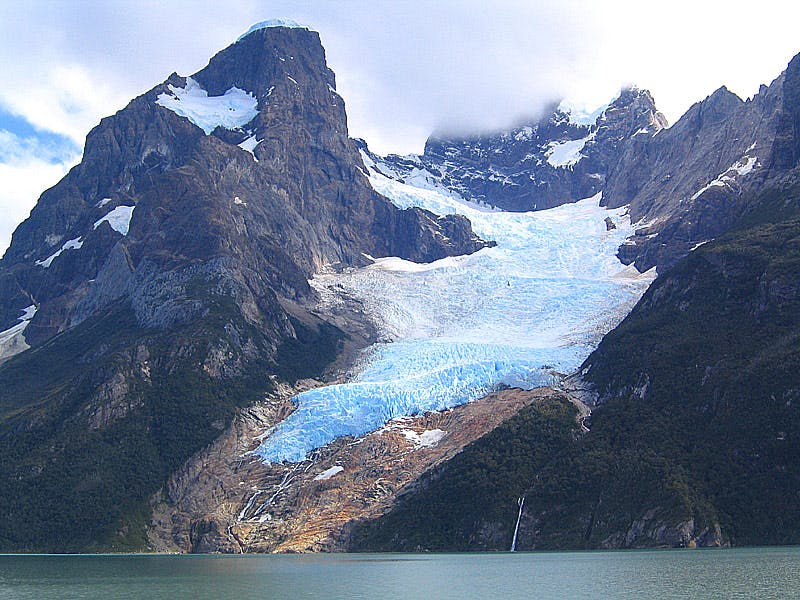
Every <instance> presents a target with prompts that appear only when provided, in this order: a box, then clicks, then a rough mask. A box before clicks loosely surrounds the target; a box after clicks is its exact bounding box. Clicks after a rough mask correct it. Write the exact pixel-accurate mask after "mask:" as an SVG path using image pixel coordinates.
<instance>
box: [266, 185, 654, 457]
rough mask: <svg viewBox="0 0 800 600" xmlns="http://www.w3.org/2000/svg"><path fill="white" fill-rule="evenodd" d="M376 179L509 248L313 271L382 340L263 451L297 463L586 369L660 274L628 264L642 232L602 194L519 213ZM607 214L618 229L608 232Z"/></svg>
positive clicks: (396, 196) (330, 298) (307, 400)
mask: <svg viewBox="0 0 800 600" xmlns="http://www.w3.org/2000/svg"><path fill="white" fill-rule="evenodd" d="M370 181H371V183H372V185H373V187H374V188H375V189H376V190H377V191H378V192H380V193H381V194H383V195H385V196H387V197H388V198H390V199H391V200H392V201H393V202H394V203H395V204H396V205H397V206H399V207H401V208H406V207H409V206H420V207H423V208H427V209H428V210H431V211H433V212H435V213H437V214H448V213H461V214H464V215H466V216H467V217H469V219H470V220H471V221H472V224H473V228H474V230H475V232H476V233H478V234H479V235H480V236H481V237H482V238H483V239H487V240H495V241H497V244H498V245H497V247H495V248H485V249H483V250H481V251H480V252H477V253H475V254H473V255H470V256H461V257H455V258H446V259H443V260H440V261H436V262H434V263H430V264H427V265H417V264H415V263H409V262H408V261H404V260H401V259H399V258H384V259H379V260H376V261H375V263H374V264H372V265H370V266H369V267H366V268H363V269H358V270H354V271H352V272H349V273H343V274H324V275H318V276H317V277H315V278H314V280H313V281H312V284H313V285H314V287H315V288H316V289H317V290H318V291H319V292H320V294H321V296H322V298H323V301H324V302H328V303H331V304H333V305H335V304H336V303H337V302H341V300H340V295H339V290H341V289H342V288H344V289H345V290H346V291H347V293H349V294H355V295H357V296H358V297H360V298H362V299H363V300H364V302H365V305H366V306H367V309H368V310H369V311H370V312H371V316H372V317H373V318H374V320H375V322H376V323H377V324H379V326H380V327H381V328H382V334H383V339H382V340H381V341H380V343H377V344H375V345H374V346H372V347H371V348H369V349H367V350H366V351H365V353H364V354H363V356H362V360H361V362H360V364H359V365H358V367H357V368H356V369H355V374H354V376H353V377H352V378H351V380H350V381H348V382H346V383H343V384H340V385H331V386H326V387H321V388H316V389H313V390H310V391H307V392H304V393H302V394H300V395H298V396H296V397H295V401H296V403H297V410H296V411H295V412H294V413H292V414H291V415H290V416H289V417H288V418H287V419H285V420H284V421H283V422H281V423H280V424H279V425H278V426H277V427H276V428H275V429H274V430H273V432H272V433H271V434H270V435H269V436H267V437H266V438H264V440H263V442H262V444H261V445H260V446H259V448H258V449H257V450H256V451H255V453H256V454H257V455H258V456H260V457H261V458H262V459H263V460H265V461H268V462H280V461H291V462H297V461H300V460H303V459H304V457H305V456H306V455H307V454H308V453H309V452H311V451H312V450H314V449H316V448H319V447H322V446H324V445H325V444H327V443H329V442H331V441H332V440H334V439H335V438H337V437H340V436H345V435H350V436H359V435H363V434H365V433H368V432H370V431H374V430H376V429H378V428H380V427H381V426H383V425H384V424H385V423H387V422H388V421H390V420H392V419H396V418H398V417H402V416H407V415H413V414H419V413H423V412H425V411H430V410H443V409H447V408H451V407H454V406H457V405H459V404H463V403H465V402H470V401H472V400H476V399H478V398H480V397H482V396H484V395H486V394H487V393H488V392H490V391H493V390H496V389H498V388H500V387H503V386H515V387H522V388H527V389H530V388H533V387H536V386H541V385H548V384H554V383H556V382H557V381H558V380H559V377H560V375H561V374H565V373H569V372H572V371H574V370H575V369H577V368H578V367H579V366H580V364H581V363H582V362H583V360H584V359H585V358H586V357H587V356H588V354H589V353H590V352H591V351H592V349H593V348H594V347H595V346H596V345H597V343H598V342H599V341H600V338H601V337H602V335H603V334H604V333H606V332H607V331H608V330H610V329H611V328H612V327H614V326H615V325H616V324H617V323H618V322H619V321H620V320H621V319H622V318H623V317H624V316H625V315H626V314H627V313H628V311H629V310H630V309H631V308H632V307H633V305H634V304H635V303H636V301H637V300H638V299H639V297H640V296H641V295H642V293H644V291H645V289H646V288H647V286H648V285H649V284H650V282H651V281H652V279H653V277H654V273H650V272H649V273H646V274H639V273H638V272H637V271H636V270H635V269H632V268H629V267H625V266H624V265H622V264H621V263H620V262H619V261H618V260H617V259H616V256H615V255H616V250H617V247H618V246H619V245H620V244H622V242H623V241H624V240H625V238H626V237H627V236H628V235H631V234H632V233H633V228H632V227H631V224H630V220H629V218H628V217H627V216H626V214H625V209H616V210H606V209H604V208H601V207H600V206H599V201H600V197H599V195H598V196H595V197H593V198H589V199H586V200H582V201H580V202H576V203H574V204H567V205H564V206H561V207H559V208H555V209H551V210H547V211H540V212H532V213H509V212H498V211H490V210H487V209H485V208H482V207H479V206H476V205H474V204H470V203H467V202H465V201H463V200H462V199H459V198H458V197H457V196H455V195H454V194H452V193H451V192H444V193H441V192H439V191H437V190H435V189H420V188H415V187H412V186H410V185H407V184H404V183H401V182H398V181H395V180H391V179H388V178H386V177H383V176H382V175H379V174H373V176H372V177H371V178H370ZM606 217H611V218H612V219H613V220H614V222H615V223H616V225H617V228H616V229H612V230H611V231H607V230H606V225H605V222H604V219H605V218H606Z"/></svg>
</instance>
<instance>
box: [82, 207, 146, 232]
mask: <svg viewBox="0 0 800 600" xmlns="http://www.w3.org/2000/svg"><path fill="white" fill-rule="evenodd" d="M134 208H136V207H135V206H118V207H117V208H115V209H114V210H112V211H111V212H110V213H108V214H107V215H106V216H104V217H102V218H100V219H98V220H97V221H95V223H94V226H93V227H92V229H97V228H98V227H100V224H101V223H102V222H103V221H108V224H109V225H111V229H113V230H114V231H116V232H117V233H121V234H122V235H128V229H129V228H130V225H131V218H132V217H133V209H134Z"/></svg>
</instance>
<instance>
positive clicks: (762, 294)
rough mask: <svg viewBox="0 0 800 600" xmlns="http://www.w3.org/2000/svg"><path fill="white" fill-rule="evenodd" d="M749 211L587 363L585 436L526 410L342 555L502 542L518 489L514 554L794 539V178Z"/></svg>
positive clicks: (799, 195)
mask: <svg viewBox="0 0 800 600" xmlns="http://www.w3.org/2000/svg"><path fill="white" fill-rule="evenodd" d="M751 206H752V207H753V208H752V209H751V210H750V212H749V214H748V215H747V216H746V217H745V219H744V220H743V221H742V222H741V223H740V225H739V227H737V228H735V229H734V230H733V231H731V232H730V233H728V234H727V235H725V236H724V237H722V238H720V239H718V240H716V241H714V242H710V243H708V244H706V245H704V246H702V247H700V248H698V249H697V250H696V251H694V252H692V253H691V254H690V255H689V256H688V257H687V258H685V259H684V260H682V261H680V262H679V263H678V264H677V265H676V266H675V267H674V268H673V269H672V270H670V271H669V272H668V273H665V274H664V275H663V276H662V277H660V278H659V279H658V280H657V281H656V282H655V283H654V284H653V285H652V286H651V288H650V290H648V292H647V293H646V294H645V295H644V297H643V298H642V300H641V301H640V302H639V304H638V305H637V306H636V308H635V309H634V310H633V311H632V313H631V314H630V315H629V316H628V317H627V318H626V319H625V320H624V321H623V322H622V324H621V325H620V326H619V327H617V328H616V329H615V330H614V331H612V332H611V333H609V334H608V335H607V336H606V337H605V339H604V340H603V342H602V343H601V344H600V346H599V348H598V349H597V350H596V351H595V352H594V353H593V354H592V355H591V356H590V357H589V359H587V361H586V363H585V365H584V371H583V373H584V379H585V380H586V381H588V382H590V383H591V384H592V385H594V386H595V387H596V389H597V391H598V393H599V401H600V406H598V407H597V408H595V410H594V413H593V415H592V417H591V419H590V421H589V422H588V423H587V424H588V425H589V427H590V429H591V431H590V432H588V433H585V434H583V435H580V436H577V437H576V438H575V440H574V441H573V440H572V439H571V438H570V436H569V435H568V432H567V425H566V423H565V422H564V418H565V417H564V414H563V413H561V412H554V411H550V412H544V411H542V410H541V409H538V410H539V412H538V414H537V417H536V420H533V421H531V420H530V416H529V415H525V414H522V413H521V414H519V415H518V416H516V417H514V418H513V419H512V420H510V421H509V422H508V424H507V426H506V428H505V430H504V432H503V433H502V434H501V433H499V432H498V433H496V434H493V435H491V436H486V437H485V438H483V439H481V440H478V441H477V442H475V443H474V444H472V445H471V446H469V447H468V448H467V449H465V450H464V451H463V452H462V453H461V455H459V456H458V457H456V458H454V459H453V460H451V461H449V462H448V463H445V464H444V465H443V466H441V467H440V468H439V469H438V470H437V471H435V472H434V473H431V474H430V475H429V476H427V477H425V478H423V479H422V480H421V481H420V482H419V484H418V485H417V487H416V488H415V489H414V490H411V491H409V492H408V493H407V494H406V496H405V497H403V498H402V499H401V500H400V501H399V502H398V504H397V505H396V507H395V508H394V509H393V510H392V511H391V512H390V513H388V514H387V515H385V516H384V517H382V518H380V519H378V520H377V521H375V522H372V523H367V524H363V525H362V526H361V527H360V528H357V529H356V531H355V533H354V536H353V541H352V547H353V549H357V550H365V549H374V550H379V549H380V550H401V549H415V548H425V549H432V550H467V549H482V548H494V549H506V548H508V547H509V545H510V540H511V536H512V535H513V527H514V522H515V518H514V517H515V512H516V500H517V497H518V496H523V495H524V496H526V498H527V500H526V505H525V506H526V512H525V514H524V516H523V519H522V523H521V526H520V534H519V540H518V548H520V549H530V548H595V547H614V548H616V547H646V546H687V545H688V546H691V545H695V544H697V545H717V544H724V543H728V542H730V543H732V544H735V545H745V544H791V543H800V461H798V459H799V458H800V210H798V207H800V185H798V184H797V183H788V184H782V185H779V186H777V187H775V188H773V189H771V190H769V191H768V192H766V193H764V194H762V195H761V197H760V198H758V199H757V201H755V202H753V203H752V204H751ZM532 410H534V409H532ZM558 427H560V428H561V429H560V430H559V433H558V434H557V435H556V436H555V437H553V436H552V434H551V432H552V431H553V428H558ZM476 464H479V465H483V468H482V470H479V469H476V468H475V466H474V465H476ZM498 473H500V474H502V477H500V478H499V479H498V478H496V477H495V474H498ZM464 507H468V509H466V510H465V513H464V514H463V515H462V514H460V511H462V510H464ZM431 532H433V533H431Z"/></svg>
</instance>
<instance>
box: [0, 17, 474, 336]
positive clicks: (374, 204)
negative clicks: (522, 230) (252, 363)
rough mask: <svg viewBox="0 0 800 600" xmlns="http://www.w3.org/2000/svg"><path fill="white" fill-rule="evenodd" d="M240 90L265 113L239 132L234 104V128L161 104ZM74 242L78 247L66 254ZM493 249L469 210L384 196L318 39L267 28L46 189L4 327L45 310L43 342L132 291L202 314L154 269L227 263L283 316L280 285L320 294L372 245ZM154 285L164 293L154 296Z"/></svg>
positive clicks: (160, 309) (117, 122) (1, 277)
mask: <svg viewBox="0 0 800 600" xmlns="http://www.w3.org/2000/svg"><path fill="white" fill-rule="evenodd" d="M237 89H238V90H239V92H241V94H240V96H242V97H243V98H245V99H250V100H251V101H252V104H253V107H254V108H253V113H252V115H253V117H252V118H251V119H249V120H248V121H247V122H246V123H243V124H241V125H236V126H234V127H232V128H230V129H227V128H225V127H224V117H225V115H224V114H223V115H222V116H221V117H218V118H217V121H218V122H220V123H222V124H221V125H219V126H216V127H214V125H215V123H214V122H213V118H212V122H211V124H210V125H208V128H209V131H210V133H208V134H207V132H206V131H204V130H203V129H201V127H199V126H198V125H196V124H195V123H194V122H192V120H190V118H186V117H184V116H180V115H179V114H177V113H176V112H174V111H173V110H170V109H169V108H167V107H165V106H162V105H161V104H159V102H162V103H165V101H164V100H163V99H164V98H166V99H167V100H172V101H173V104H172V105H171V106H174V105H176V104H177V109H176V110H177V111H178V112H181V111H183V112H187V113H191V111H192V109H193V108H195V111H197V110H199V111H200V113H199V115H198V114H195V115H194V117H193V118H194V120H195V121H197V122H200V123H201V125H204V123H205V122H206V121H202V118H203V111H208V110H209V107H210V106H211V107H213V104H212V103H210V102H208V101H209V100H219V99H220V98H224V97H226V96H225V94H226V92H229V91H230V90H237ZM176 90H177V91H176ZM187 90H193V91H195V92H196V94H200V95H201V96H203V95H205V94H207V96H208V98H207V99H206V98H201V101H202V100H206V102H205V104H203V103H202V102H200V103H199V104H197V102H195V104H197V106H199V108H196V107H195V106H194V105H193V104H191V101H192V100H196V98H193V97H191V96H192V95H191V94H189V93H188V91H187ZM182 92H184V93H185V96H183V97H181V93H182ZM176 98H177V99H178V100H176ZM160 99H161V100H160ZM182 104H186V105H187V106H186V107H182ZM229 110H230V111H233V110H234V109H233V108H229ZM190 116H191V115H190ZM247 116H250V114H247ZM245 118H246V117H245ZM206 119H208V117H206ZM204 126H206V125H204ZM251 146H252V148H251ZM121 207H134V208H133V209H132V210H131V209H130V208H129V209H128V210H129V211H131V212H132V214H130V213H129V214H130V216H131V217H132V218H130V222H129V229H126V231H125V233H124V234H123V233H122V232H120V231H119V230H115V229H114V228H113V226H112V225H111V224H110V223H109V222H108V221H105V222H103V223H101V224H99V225H97V223H98V220H99V219H101V218H102V217H104V216H105V215H107V214H109V213H111V212H112V211H113V210H114V209H118V210H119V209H120V208H121ZM68 240H79V242H78V244H74V245H73V246H79V247H73V248H72V249H65V246H64V243H65V242H67V241H68ZM483 245H484V244H483V242H481V241H480V240H478V239H477V238H476V237H475V236H474V235H473V234H472V233H471V230H470V227H469V223H468V222H467V221H466V220H465V219H463V218H455V217H446V218H440V217H436V216H434V215H431V214H430V213H426V212H424V211H421V210H407V211H400V210H398V209H396V208H395V207H394V206H393V205H392V204H391V203H389V202H388V201H387V200H386V199H384V198H383V197H381V196H379V195H378V194H376V193H375V192H373V191H372V190H371V189H370V187H369V185H368V183H367V182H366V179H365V178H364V176H363V174H362V165H361V161H360V158H359V156H358V154H357V151H356V149H355V146H354V145H353V142H352V141H351V140H350V139H349V138H348V136H347V124H346V117H345V112H344V103H343V101H342V99H341V98H340V97H339V96H338V95H337V94H336V92H335V80H334V75H333V73H332V72H331V71H330V70H329V69H328V68H327V66H326V65H325V56H324V51H323V49H322V46H321V45H320V43H319V38H318V35H317V34H316V33H315V32H311V31H308V30H306V29H299V28H296V29H289V28H268V29H261V30H257V31H255V32H253V33H251V34H249V35H248V36H246V37H244V38H242V39H241V40H240V41H238V42H237V43H235V44H234V45H232V46H231V47H229V48H227V49H226V50H224V51H222V52H220V53H219V54H218V55H216V56H215V57H214V58H213V59H211V61H210V62H209V64H208V66H207V67H206V68H205V69H203V70H202V71H200V72H198V73H196V74H195V75H194V76H192V78H191V79H190V78H183V77H179V76H177V75H174V74H173V75H172V76H170V78H169V79H168V80H167V81H166V82H164V83H163V84H161V85H159V86H157V87H155V88H154V89H152V90H150V91H149V92H147V93H146V94H144V95H142V96H140V97H139V98H136V99H135V100H133V101H132V102H131V103H130V105H129V106H127V107H126V108H125V109H123V110H122V111H120V112H119V113H117V114H116V115H114V116H112V117H108V118H106V119H104V120H103V121H102V122H101V123H100V125H99V126H97V127H96V128H95V129H93V130H92V132H91V133H90V134H89V136H88V137H87V140H86V150H85V152H84V159H83V161H82V162H81V164H80V165H78V166H77V167H75V168H74V169H73V170H72V171H71V172H70V173H69V174H68V175H67V177H65V179H64V180H63V181H62V182H60V183H59V184H57V185H56V186H55V187H54V188H52V189H50V190H48V191H47V192H46V193H45V194H43V196H42V198H41V200H40V202H39V203H38V204H37V206H36V208H35V209H34V210H33V212H32V214H31V217H30V218H29V219H28V220H26V221H25V222H24V223H23V224H22V225H20V227H19V228H18V229H17V231H16V232H15V233H14V237H13V241H12V244H11V247H10V248H9V249H8V251H7V252H6V255H5V257H4V258H3V260H2V263H0V282H1V283H0V306H2V308H3V314H2V315H0V329H5V328H6V327H5V326H10V325H11V324H13V323H14V322H15V321H16V319H17V317H18V316H19V311H20V310H22V309H23V308H24V307H26V306H29V305H30V304H36V305H37V306H39V312H38V313H37V316H36V317H35V318H34V319H33V322H32V323H31V324H30V326H29V327H28V330H27V332H26V339H27V340H28V341H29V343H31V344H32V345H36V344H38V343H41V342H43V341H45V340H46V339H48V338H49V337H52V335H54V334H56V333H58V332H61V331H64V330H66V329H68V328H69V327H71V326H74V325H76V324H78V323H79V322H81V321H82V320H83V319H85V318H86V317H87V316H89V315H91V314H92V313H93V312H95V311H97V310H99V309H101V308H103V307H104V306H107V305H108V304H109V302H111V301H113V300H115V299H117V298H120V297H122V296H129V297H132V298H133V304H134V306H135V308H136V312H137V318H138V319H139V320H140V322H141V323H142V324H143V325H147V326H168V325H170V324H172V323H175V322H176V321H180V320H181V319H184V320H185V319H187V318H191V317H192V314H193V309H191V308H189V307H185V308H186V311H187V312H186V313H185V314H184V313H183V312H181V311H177V313H176V312H175V311H174V310H173V307H172V306H171V305H170V304H171V302H170V299H168V298H167V297H166V296H165V294H166V295H167V296H168V295H169V292H165V291H164V288H165V287H168V284H167V282H166V281H165V280H163V279H162V280H159V281H158V283H156V282H155V278H157V277H159V276H161V275H163V274H164V273H170V277H172V278H175V279H178V280H179V279H181V275H180V273H186V269H193V270H197V269H198V268H200V269H209V268H210V269H211V270H214V269H217V270H219V271H226V273H225V279H227V280H228V281H229V282H230V284H231V285H232V286H233V287H234V288H236V289H237V296H238V297H239V299H240V300H241V301H242V303H243V304H246V305H249V306H251V307H254V306H255V305H257V304H258V303H259V302H262V303H267V304H271V305H272V306H271V307H270V308H269V310H270V311H275V310H277V309H276V307H275V306H274V300H273V299H271V296H272V295H273V291H274V293H277V294H278V295H282V296H286V297H288V298H292V299H298V298H303V297H307V296H308V295H309V292H310V290H309V287H308V285H307V283H306V280H307V279H308V278H309V277H310V276H311V275H312V274H313V273H314V272H318V271H320V270H322V269H325V268H336V267H338V266H346V265H359V264H365V262H366V258H365V257H364V254H368V255H370V256H375V257H379V256H401V257H403V258H407V259H409V260H415V261H421V262H427V261H431V260H435V259H438V258H442V257H444V256H448V255H452V254H460V253H464V252H472V251H474V250H477V249H479V248H481V247H483ZM59 250H61V253H60V254H59V255H58V256H57V257H55V258H54V259H52V262H50V263H49V264H46V265H45V264H42V263H41V261H44V260H46V259H47V258H48V257H50V256H52V255H53V254H54V253H56V252H58V251H59ZM37 261H39V262H40V264H37ZM212 261H215V262H216V263H217V266H216V267H208V265H209V264H210V263H211V262H212ZM223 263H227V264H225V265H224V266H223ZM234 263H235V266H234ZM198 265H204V266H203V267H199V266H198ZM232 270H235V271H237V273H236V274H235V275H233V274H231V273H230V272H229V271H232ZM208 275H209V273H205V274H204V275H203V276H208ZM189 276H190V277H191V276H194V275H189ZM155 285H157V286H158V287H159V288H160V289H161V291H160V292H159V293H160V297H159V298H158V300H156V301H154V300H155V299H153V298H150V297H149V296H148V293H147V292H146V291H145V289H146V288H152V287H154V286H155ZM251 310H254V308H253V309H251ZM253 316H254V315H253Z"/></svg>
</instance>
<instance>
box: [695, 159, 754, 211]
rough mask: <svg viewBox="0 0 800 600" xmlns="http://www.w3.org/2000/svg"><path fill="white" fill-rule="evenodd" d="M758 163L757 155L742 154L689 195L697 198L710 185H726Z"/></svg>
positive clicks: (710, 186) (709, 187)
mask: <svg viewBox="0 0 800 600" xmlns="http://www.w3.org/2000/svg"><path fill="white" fill-rule="evenodd" d="M757 164H758V157H757V156H747V155H745V156H743V157H742V158H740V159H739V160H737V161H736V162H735V163H733V164H732V165H731V166H730V167H728V168H727V169H725V171H723V172H722V173H720V174H719V175H718V176H717V178H716V179H714V180H713V181H710V182H708V183H707V184H706V185H704V186H703V187H701V188H700V189H699V190H697V191H696V192H695V193H694V194H693V195H692V197H691V200H697V199H698V198H699V197H700V196H701V195H702V194H703V192H705V191H706V190H708V189H711V188H712V187H726V186H730V184H731V183H733V182H734V181H736V178H737V177H741V176H744V175H747V174H748V173H750V172H751V171H752V170H753V169H754V168H755V167H756V166H757Z"/></svg>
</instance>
